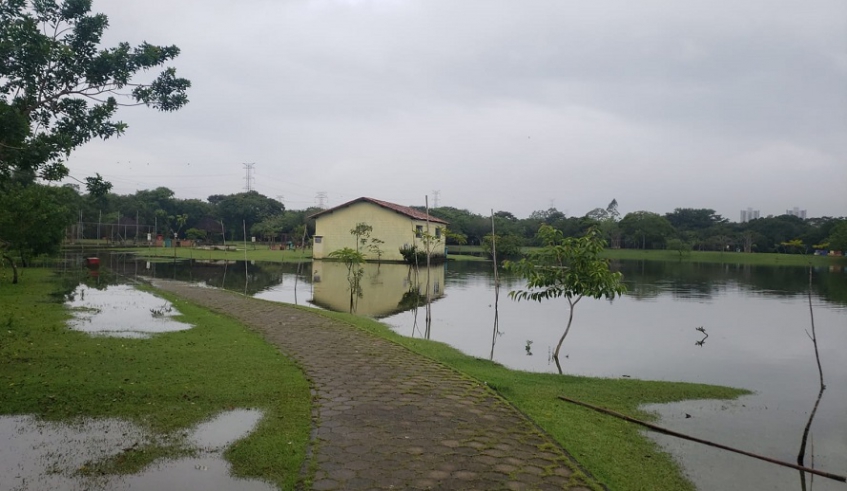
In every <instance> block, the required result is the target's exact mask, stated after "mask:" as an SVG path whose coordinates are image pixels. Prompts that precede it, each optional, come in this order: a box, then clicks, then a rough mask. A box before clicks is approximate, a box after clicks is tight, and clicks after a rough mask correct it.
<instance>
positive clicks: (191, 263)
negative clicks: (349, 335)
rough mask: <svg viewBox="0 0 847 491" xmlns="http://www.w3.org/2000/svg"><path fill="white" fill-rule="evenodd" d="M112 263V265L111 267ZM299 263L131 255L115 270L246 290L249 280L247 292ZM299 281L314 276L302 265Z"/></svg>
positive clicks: (292, 270) (275, 279)
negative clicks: (155, 258) (149, 259)
mask: <svg viewBox="0 0 847 491" xmlns="http://www.w3.org/2000/svg"><path fill="white" fill-rule="evenodd" d="M111 267H112V266H110V268H111ZM297 268H298V263H275V262H247V263H246V268H245V262H244V261H224V260H220V261H215V260H198V259H194V260H183V261H176V262H173V261H168V262H158V263H157V262H151V263H150V269H147V265H146V261H145V260H144V259H138V258H135V257H134V256H131V257H130V259H129V260H127V261H124V262H120V263H116V264H115V271H116V272H118V273H120V274H126V275H134V274H136V272H137V274H142V275H145V276H152V277H154V278H173V279H176V280H179V281H189V282H195V283H199V282H202V283H205V284H207V285H210V286H215V287H218V288H223V289H226V290H232V291H237V292H239V293H244V284H245V279H246V280H247V281H246V282H247V295H253V294H255V293H258V292H260V291H264V290H267V289H269V288H271V287H274V286H276V285H279V284H281V283H282V282H283V279H284V277H285V276H286V275H296V274H298V269H297ZM245 270H246V273H245ZM298 281H305V282H311V276H310V275H308V274H303V272H302V266H301V271H300V274H299V276H298Z"/></svg>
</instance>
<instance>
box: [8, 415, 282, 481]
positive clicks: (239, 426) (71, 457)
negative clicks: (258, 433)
mask: <svg viewBox="0 0 847 491" xmlns="http://www.w3.org/2000/svg"><path fill="white" fill-rule="evenodd" d="M261 418H262V413H261V412H260V411H257V410H247V409H240V410H233V411H228V412H225V413H222V414H219V415H218V416H216V417H215V418H213V419H212V420H210V421H207V422H205V423H202V424H200V425H198V426H197V427H196V428H193V429H190V430H189V431H188V432H186V433H183V432H179V433H178V434H175V435H161V434H153V433H151V432H149V431H148V430H145V429H144V428H142V427H140V426H138V425H135V424H132V423H129V422H126V421H121V420H116V419H81V420H78V421H75V422H73V423H55V422H43V421H39V420H37V419H35V418H33V417H31V416H0V441H2V442H4V444H3V445H2V446H0V489H3V490H8V491H42V490H51V491H84V490H104V491H106V490H120V491H123V490H127V491H128V490H132V491H143V490H147V491H162V490H165V489H179V490H186V491H209V490H211V491H229V490H232V489H239V490H246V491H269V490H273V489H276V488H275V487H273V486H271V485H269V484H267V483H264V482H261V481H256V480H246V479H238V478H233V477H231V476H230V469H229V463H227V462H226V460H224V458H223V451H224V450H225V449H226V447H228V446H229V445H231V444H232V443H233V442H235V441H236V440H238V439H240V438H243V437H245V436H247V434H249V433H250V432H251V431H252V430H253V428H254V427H255V426H256V424H257V423H258V422H259V420H260V419H261ZM153 442H160V443H161V442H167V444H170V445H180V446H182V447H184V448H185V449H186V451H187V452H189V453H191V455H192V456H191V457H185V458H181V459H175V460H164V461H160V462H154V463H153V464H152V465H150V466H148V467H147V468H146V469H144V470H143V471H142V472H140V473H138V474H131V475H122V476H112V475H108V476H99V475H88V473H86V472H85V470H86V469H87V467H89V466H92V465H95V464H96V463H98V462H104V461H106V460H108V459H111V458H114V457H116V456H119V455H120V454H122V453H124V452H127V451H129V450H132V449H134V448H137V447H142V446H144V445H147V444H150V443H153Z"/></svg>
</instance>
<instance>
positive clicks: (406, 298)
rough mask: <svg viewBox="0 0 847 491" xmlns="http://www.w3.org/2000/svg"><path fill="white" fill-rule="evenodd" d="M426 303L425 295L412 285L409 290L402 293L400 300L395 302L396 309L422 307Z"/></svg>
mask: <svg viewBox="0 0 847 491" xmlns="http://www.w3.org/2000/svg"><path fill="white" fill-rule="evenodd" d="M424 304H426V295H424V294H423V293H421V292H420V290H419V289H417V288H415V287H414V286H412V287H411V288H410V289H409V291H407V292H406V293H404V294H403V297H402V298H401V299H400V302H399V303H398V304H397V310H398V311H404V310H411V309H416V308H418V307H423V306H424Z"/></svg>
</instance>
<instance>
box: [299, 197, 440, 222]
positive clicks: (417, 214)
mask: <svg viewBox="0 0 847 491" xmlns="http://www.w3.org/2000/svg"><path fill="white" fill-rule="evenodd" d="M356 203H372V204H375V205H377V206H379V207H381V208H385V209H387V210H391V211H394V212H397V213H399V214H401V215H405V216H407V217H409V218H413V219H415V220H421V221H426V220H427V218H428V219H429V221H430V222H433V223H443V224H445V225H447V224H448V223H449V222H447V221H445V220H442V219H440V218H436V217H434V216H432V215H427V214H426V213H424V212H422V211H418V210H416V209H414V208H409V207H408V206H403V205H398V204H395V203H389V202H388V201H382V200H378V199H373V198H366V197H361V198H356V199H354V200H352V201H348V202H346V203H343V204H340V205H338V206H334V207H332V208H328V209H326V210H323V211H319V212H318V213H315V214H314V215H311V216H309V217H308V218H318V217H319V216H321V215H325V214H327V213H332V212H334V211H335V210H340V209H341V208H346V207H348V206H351V205H353V204H356Z"/></svg>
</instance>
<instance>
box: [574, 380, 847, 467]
mask: <svg viewBox="0 0 847 491" xmlns="http://www.w3.org/2000/svg"><path fill="white" fill-rule="evenodd" d="M559 399H561V400H563V401H565V402H570V403H571V404H576V405H578V406H582V407H587V408H588V409H593V410H594V411H597V412H600V413H603V414H608V415H609V416H614V417H616V418H619V419H622V420H624V421H629V422H630V423H635V424H637V425H641V426H644V427H645V428H650V429H651V430H653V431H656V432H658V433H663V434H665V435H670V436H675V437H677V438H682V439H684V440H690V441H692V442H697V443H702V444H704V445H708V446H710V447H715V448H720V449H723V450H729V451H730V452H735V453H739V454H741V455H746V456H748V457H753V458H754V459H759V460H764V461H765V462H770V463H771V464H776V465H781V466H783V467H790V468H792V469H795V470H798V471H802V472H808V473H809V474H816V475H818V476H822V477H826V478H827V479H832V480H835V481H840V482H847V477H845V476H839V475H838V474H832V473H829V472H824V471H819V470H817V469H810V468H808V467H803V466H802V465H797V464H792V463H790V462H783V461H781V460H777V459H772V458H770V457H765V456H763V455H758V454H754V453H751V452H746V451H744V450H739V449H737V448H732V447H727V446H726V445H721V444H719V443H714V442H710V441H708V440H702V439H700V438H696V437H693V436H688V435H685V434H682V433H677V432H676V431H672V430H668V429H666V428H662V427H661V426H656V425H654V424H651V423H647V422H644V421H641V420H639V419H635V418H631V417H629V416H627V415H625V414H621V413H617V412H615V411H612V410H611V409H606V408H602V407H598V406H593V405H591V404H588V403H587V402H582V401H577V400H575V399H571V398H569V397H565V396H559Z"/></svg>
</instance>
